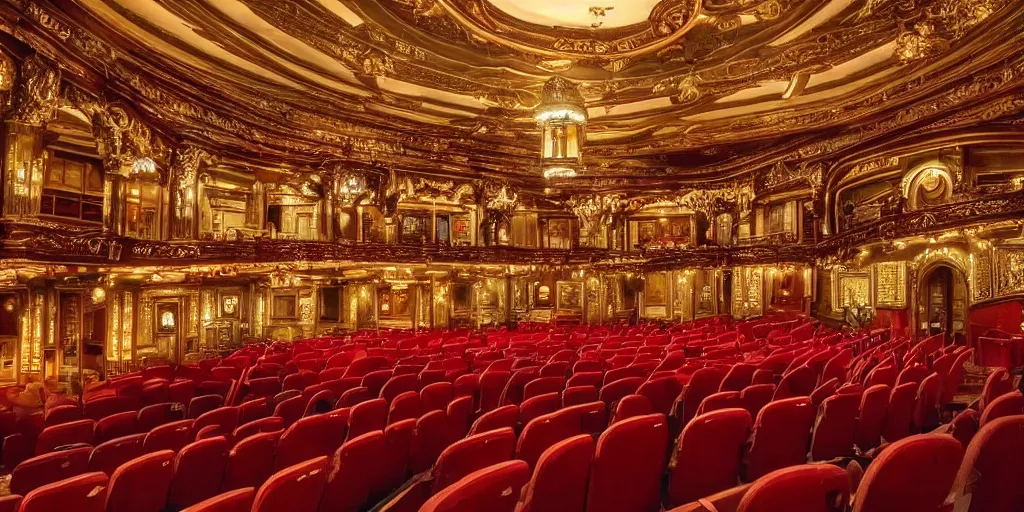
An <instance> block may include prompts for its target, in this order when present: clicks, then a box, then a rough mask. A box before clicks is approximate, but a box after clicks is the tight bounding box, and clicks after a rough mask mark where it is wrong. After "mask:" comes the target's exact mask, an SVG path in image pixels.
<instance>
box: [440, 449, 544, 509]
mask: <svg viewBox="0 0 1024 512" xmlns="http://www.w3.org/2000/svg"><path fill="white" fill-rule="evenodd" d="M529 478H530V469H529V468H528V467H526V464H525V463H523V462H522V461H518V460H512V461H507V462H502V463H499V464H495V465H492V466H489V467H485V468H483V469H480V470H478V471H474V472H472V473H470V474H468V475H466V477H465V478H463V479H462V480H459V482H458V483H456V484H454V485H451V486H449V487H448V488H446V489H444V490H442V491H441V492H439V493H437V494H435V495H434V496H433V497H431V498H430V499H429V500H427V502H426V503H424V504H423V506H422V507H421V508H420V512H470V511H476V510H493V511H496V512H497V511H507V510H513V509H515V507H516V500H517V499H518V498H519V494H520V490H521V489H522V487H523V485H525V484H526V482H527V480H528V479H529Z"/></svg>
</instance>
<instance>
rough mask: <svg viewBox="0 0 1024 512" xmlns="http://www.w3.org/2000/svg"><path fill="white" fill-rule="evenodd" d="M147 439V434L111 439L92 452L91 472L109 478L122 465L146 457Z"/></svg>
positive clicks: (90, 460) (90, 457) (90, 459)
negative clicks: (144, 445)
mask: <svg viewBox="0 0 1024 512" xmlns="http://www.w3.org/2000/svg"><path fill="white" fill-rule="evenodd" d="M145 439H146V434H135V435H131V436H125V437H119V438H117V439H111V440H110V441H107V442H105V443H102V444H100V445H99V446H97V447H96V448H95V449H93V450H92V454H91V455H90V456H89V471H99V472H102V473H104V474H106V475H107V476H110V475H113V474H114V471H115V470H116V469H117V468H118V467H120V466H121V464H124V463H125V462H128V461H130V460H132V459H134V458H136V457H141V456H143V455H145V453H146V452H145V450H144V449H143V442H144V441H145ZM58 453H59V452H58Z"/></svg>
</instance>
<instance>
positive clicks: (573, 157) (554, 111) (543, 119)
mask: <svg viewBox="0 0 1024 512" xmlns="http://www.w3.org/2000/svg"><path fill="white" fill-rule="evenodd" d="M534 119H536V121H537V126H538V127H539V128H540V130H541V147H540V165H541V169H542V172H543V174H544V177H545V178H572V177H574V176H576V174H577V172H578V171H579V169H580V168H581V166H582V164H583V143H584V142H586V140H587V109H586V108H585V106H584V103H583V96H582V95H580V91H579V89H577V88H576V85H575V84H573V83H572V82H570V81H568V80H566V79H564V78H562V77H560V76H556V77H552V78H551V79H550V80H548V81H547V83H545V84H544V90H543V91H542V92H541V101H540V105H538V106H537V110H536V112H535V113H534Z"/></svg>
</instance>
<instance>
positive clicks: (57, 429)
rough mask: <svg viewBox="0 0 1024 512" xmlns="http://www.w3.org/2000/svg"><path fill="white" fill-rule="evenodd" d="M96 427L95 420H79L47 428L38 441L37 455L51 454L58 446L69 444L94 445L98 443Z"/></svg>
mask: <svg viewBox="0 0 1024 512" xmlns="http://www.w3.org/2000/svg"><path fill="white" fill-rule="evenodd" d="M95 426H96V422H94V421H93V420H79V421H72V422H69V423H61V424H60V425H54V426H52V427H46V428H45V429H43V431H42V432H41V433H40V434H39V437H38V438H37V439H36V455H42V454H44V453H50V452H52V451H53V450H54V448H57V447H58V446H64V445H69V444H77V443H84V444H88V445H93V444H95V443H96V438H95V436H94V434H93V432H94V429H95Z"/></svg>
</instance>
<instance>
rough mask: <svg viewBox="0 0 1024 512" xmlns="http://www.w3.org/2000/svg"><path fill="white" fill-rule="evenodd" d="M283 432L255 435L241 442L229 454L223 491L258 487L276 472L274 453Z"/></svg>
mask: <svg viewBox="0 0 1024 512" xmlns="http://www.w3.org/2000/svg"><path fill="white" fill-rule="evenodd" d="M280 437H281V432H264V433H260V434H254V435H252V436H249V437H247V438H245V439H243V440H241V441H239V442H238V443H237V444H235V446H234V447H233V448H231V451H230V452H228V462H227V468H226V469H225V470H224V482H223V484H222V485H221V490H224V491H231V490H235V489H241V488H244V487H258V486H259V485H260V484H262V483H263V482H265V481H266V480H267V478H269V477H270V475H271V474H273V472H274V452H275V451H276V450H277V441H278V439H279V438H280Z"/></svg>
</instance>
